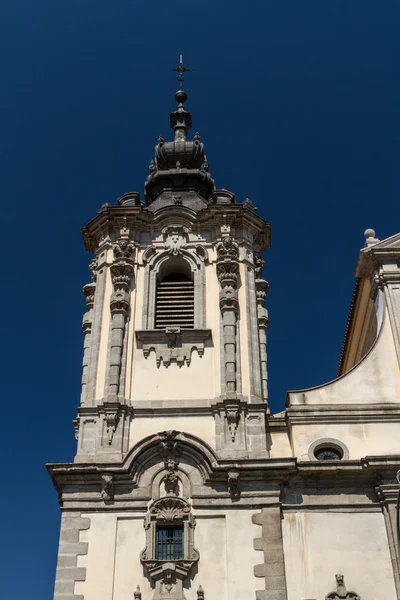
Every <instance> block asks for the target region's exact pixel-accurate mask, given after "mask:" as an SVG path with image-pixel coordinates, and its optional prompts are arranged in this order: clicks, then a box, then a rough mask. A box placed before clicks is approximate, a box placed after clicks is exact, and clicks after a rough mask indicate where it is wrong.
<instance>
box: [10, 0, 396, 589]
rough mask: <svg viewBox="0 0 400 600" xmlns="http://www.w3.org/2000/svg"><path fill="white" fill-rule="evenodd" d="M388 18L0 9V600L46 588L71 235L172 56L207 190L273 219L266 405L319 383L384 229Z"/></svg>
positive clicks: (108, 188)
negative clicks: (202, 154) (180, 65)
mask: <svg viewBox="0 0 400 600" xmlns="http://www.w3.org/2000/svg"><path fill="white" fill-rule="evenodd" d="M399 27H400V5H399V3H398V2H397V1H395V0H392V1H389V0H381V1H380V2H378V3H377V2H376V1H375V0H374V1H373V0H362V1H361V0H341V1H340V0H324V1H322V2H321V0H306V1H304V2H300V1H299V0H281V1H279V2H276V1H275V2H271V1H269V0H267V1H266V0H259V1H257V2H254V1H253V2H245V3H244V2H237V1H236V0H232V1H231V2H229V3H227V2H222V1H221V0H219V1H215V0H214V1H212V2H211V1H210V0H202V2H196V3H194V2H186V3H184V2H178V3H172V4H171V3H170V2H159V1H157V0H156V1H153V2H152V3H151V2H148V0H131V1H129V2H128V1H127V0H117V1H116V2H113V3H112V2H109V1H105V0H96V1H94V0H79V1H78V0H59V1H56V2H54V0H37V1H36V2H33V1H32V0H29V1H28V0H14V1H11V0H3V2H2V6H1V8H0V73H1V91H0V120H1V130H0V131H1V134H0V148H1V166H2V170H1V179H0V185H1V198H2V205H3V208H2V241H3V244H2V246H3V249H2V257H3V266H2V270H3V278H2V279H3V293H2V296H1V301H2V304H3V308H2V317H3V318H2V320H1V324H0V327H1V339H2V344H1V347H0V352H1V363H0V364H1V365H2V385H1V390H2V399H3V404H2V418H3V427H2V448H3V452H2V454H3V473H2V493H1V495H0V498H1V503H2V510H1V512H0V514H1V516H2V520H3V523H2V525H1V532H2V539H3V540H4V542H5V543H4V542H3V544H2V545H1V550H0V552H1V564H2V569H3V573H2V584H1V588H2V594H3V596H2V597H4V598H28V597H29V598H30V600H44V599H46V598H49V599H50V598H51V597H52V589H53V578H54V570H55V561H56V551H57V539H58V526H59V509H58V504H57V496H56V493H55V490H54V489H53V488H52V485H51V483H50V480H49V478H48V476H47V473H46V471H45V468H44V463H45V462H62V461H65V462H67V461H70V460H72V458H73V456H74V453H75V440H74V436H73V430H72V425H71V420H72V419H73V418H74V417H75V414H76V406H77V403H78V398H79V386H80V375H81V373H80V369H81V358H82V334H81V317H82V313H83V311H84V302H83V297H82V296H81V288H82V286H83V285H84V284H85V283H86V282H87V281H88V276H89V272H88V270H87V264H88V262H89V259H90V256H89V255H87V254H86V253H85V251H84V249H83V244H82V241H81V234H80V228H81V227H82V226H84V225H85V224H86V222H87V221H88V220H90V219H91V218H92V217H93V216H94V215H95V214H96V212H97V210H98V209H99V207H100V206H101V204H102V203H104V202H110V203H113V202H114V201H115V199H116V198H117V197H118V196H120V195H121V194H122V193H124V192H126V191H139V190H140V191H142V190H143V182H144V180H145V177H146V175H147V165H148V163H149V160H150V159H151V158H152V155H153V147H154V145H155V143H156V141H157V137H158V135H159V134H160V133H163V134H164V135H166V136H167V135H170V134H169V127H168V115H169V112H170V111H171V110H172V109H174V106H175V103H174V100H173V94H174V92H175V90H176V82H175V80H174V76H173V74H172V73H170V72H169V71H168V69H169V68H170V67H174V66H175V65H176V63H177V60H178V56H179V53H181V52H182V53H183V54H184V59H185V62H186V63H187V65H188V66H190V67H192V68H193V73H190V74H189V75H188V76H187V79H186V89H187V92H188V94H189V101H188V103H187V107H188V109H189V110H191V111H192V114H193V132H194V131H196V130H198V131H199V132H200V133H201V135H202V138H203V141H204V142H205V144H206V151H207V155H208V158H209V162H210V167H211V172H212V175H213V177H214V178H215V180H216V184H217V186H218V187H225V188H227V189H229V190H232V191H233V192H235V194H236V197H237V199H238V201H243V199H244V198H245V197H246V196H249V197H250V198H251V199H252V200H253V202H254V203H255V204H256V205H257V206H258V208H259V214H261V215H262V216H263V217H264V218H265V219H266V220H268V221H269V222H271V223H272V248H271V249H270V251H269V252H268V256H267V261H268V262H267V267H268V268H267V270H266V277H267V279H268V280H269V281H270V284H271V289H270V295H269V298H268V308H269V312H270V330H269V345H268V352H269V375H270V398H271V407H272V410H273V411H274V412H277V411H279V410H282V408H283V406H284V399H285V392H286V390H287V389H295V388H301V387H308V386H313V385H316V384H319V383H322V382H324V381H326V380H329V379H331V378H333V377H334V376H335V373H336V369H337V363H338V359H339V354H340V348H341V344H342V339H343V333H344V328H345V323H346V318H347V314H348V309H349V304H350V299H351V294H352V288H353V284H354V278H353V270H354V266H355V262H356V258H357V252H358V249H359V248H360V247H361V246H362V245H363V231H364V230H365V229H366V228H367V227H373V228H375V229H376V232H377V235H378V237H380V238H381V239H382V238H385V237H387V236H389V235H392V234H394V233H396V232H397V231H398V230H399V229H400V223H399V219H398V217H399V212H398V196H399V182H398V171H399V169H398V163H399V150H400V142H399V133H400V127H399V125H400V120H399V110H400V109H399V106H400V85H399V68H398V64H399V57H400V37H399V34H398V32H399ZM193 132H192V133H193Z"/></svg>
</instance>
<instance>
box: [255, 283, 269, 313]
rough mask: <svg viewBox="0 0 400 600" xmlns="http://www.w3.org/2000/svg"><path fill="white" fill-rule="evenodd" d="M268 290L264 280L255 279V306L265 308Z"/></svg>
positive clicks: (267, 284)
mask: <svg viewBox="0 0 400 600" xmlns="http://www.w3.org/2000/svg"><path fill="white" fill-rule="evenodd" d="M268 290H269V283H268V281H265V279H256V298H257V304H258V305H259V306H261V307H263V306H265V301H266V299H267V294H268Z"/></svg>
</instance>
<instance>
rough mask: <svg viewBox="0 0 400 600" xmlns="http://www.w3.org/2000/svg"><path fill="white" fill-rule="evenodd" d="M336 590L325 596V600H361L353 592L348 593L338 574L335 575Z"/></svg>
mask: <svg viewBox="0 0 400 600" xmlns="http://www.w3.org/2000/svg"><path fill="white" fill-rule="evenodd" d="M335 578H336V590H335V591H334V592H330V593H329V594H327V595H326V596H325V600H361V599H360V596H359V595H358V594H356V593H355V592H348V591H347V590H346V586H345V584H344V576H343V575H341V574H340V573H339V574H337V575H335Z"/></svg>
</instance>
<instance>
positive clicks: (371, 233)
mask: <svg viewBox="0 0 400 600" xmlns="http://www.w3.org/2000/svg"><path fill="white" fill-rule="evenodd" d="M364 237H365V239H366V240H367V239H368V238H374V237H375V231H374V230H373V229H366V230H365V231H364Z"/></svg>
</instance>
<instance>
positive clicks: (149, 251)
mask: <svg viewBox="0 0 400 600" xmlns="http://www.w3.org/2000/svg"><path fill="white" fill-rule="evenodd" d="M156 252H157V250H156V248H155V246H147V248H146V250H144V252H143V254H142V260H143V264H145V265H146V264H147V263H148V262H149V261H150V260H151V259H152V258H153V256H154V254H156Z"/></svg>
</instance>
